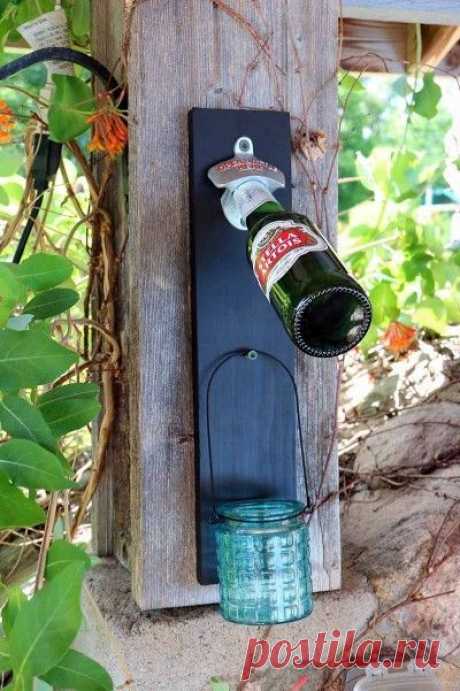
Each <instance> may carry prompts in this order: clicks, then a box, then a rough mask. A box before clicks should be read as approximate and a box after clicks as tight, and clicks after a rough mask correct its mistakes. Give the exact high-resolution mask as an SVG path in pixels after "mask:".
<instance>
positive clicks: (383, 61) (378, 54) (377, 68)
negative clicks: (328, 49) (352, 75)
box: [340, 19, 410, 73]
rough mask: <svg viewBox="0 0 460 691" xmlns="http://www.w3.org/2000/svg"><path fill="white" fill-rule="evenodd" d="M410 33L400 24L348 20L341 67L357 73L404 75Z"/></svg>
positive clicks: (344, 33)
mask: <svg viewBox="0 0 460 691" xmlns="http://www.w3.org/2000/svg"><path fill="white" fill-rule="evenodd" d="M409 30H410V27H408V26H407V24H403V23H401V22H376V21H370V20H369V21H361V20H357V19H346V20H345V21H344V22H343V42H342V57H341V61H340V64H341V66H342V67H343V68H344V69H346V70H351V71H355V72H366V73H368V72H404V71H405V69H406V64H405V61H406V59H407V58H408V55H407V43H408V33H409Z"/></svg>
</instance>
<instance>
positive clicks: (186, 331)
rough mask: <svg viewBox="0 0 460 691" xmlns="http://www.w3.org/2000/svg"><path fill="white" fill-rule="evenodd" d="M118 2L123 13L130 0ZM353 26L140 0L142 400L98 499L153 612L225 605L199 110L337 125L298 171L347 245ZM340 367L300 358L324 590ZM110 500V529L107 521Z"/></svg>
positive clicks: (134, 115) (318, 570)
mask: <svg viewBox="0 0 460 691" xmlns="http://www.w3.org/2000/svg"><path fill="white" fill-rule="evenodd" d="M95 4H96V5H97V4H98V3H95ZM108 4H110V5H111V6H112V7H113V9H114V10H115V8H116V7H117V6H118V5H119V4H120V3H119V2H118V0H110V2H109V3H108ZM239 12H242V13H244V18H243V17H242V16H241V15H238V13H239ZM109 18H110V21H112V14H111V12H110V9H109V8H108V7H106V3H104V8H100V9H97V8H96V9H95V29H94V36H95V39H94V45H95V47H96V48H97V49H98V53H99V55H101V54H104V55H105V56H106V57H109V56H110V55H114V52H113V50H114V48H115V46H116V40H115V39H113V40H112V39H109V45H108V46H105V47H102V48H101V47H100V46H99V34H100V32H103V31H107V22H108V19H109ZM337 32H338V2H337V1H336V0H324V1H323V2H321V3H319V2H317V0H289V2H288V3H287V2H279V0H264V1H263V2H259V3H241V2H236V1H235V0H226V2H225V3H224V2H223V1H222V0H215V1H214V2H212V1H211V0H188V1H187V2H186V3H184V2H183V1H182V0H162V2H157V1H156V0H144V1H143V2H139V4H138V7H137V10H136V14H135V17H134V23H133V26H132V37H131V51H130V56H129V91H130V110H131V134H130V184H129V189H130V197H129V236H128V242H127V245H126V248H125V252H124V256H123V260H122V263H121V275H122V285H123V287H124V290H123V294H120V298H121V299H122V301H123V303H122V304H123V305H125V306H126V311H124V310H123V309H122V312H123V314H122V315H121V319H122V342H123V348H124V368H123V389H122V390H123V397H122V398H124V400H129V406H128V408H129V410H128V411H126V410H123V411H122V419H120V420H119V426H117V427H116V430H115V435H116V438H115V440H114V443H113V447H112V452H111V455H110V459H109V468H108V471H107V475H106V477H107V480H106V482H105V485H104V486H103V487H102V488H101V491H100V492H99V496H98V499H97V502H96V504H97V506H98V507H99V510H98V511H97V525H96V544H97V547H98V549H99V551H101V552H104V553H107V552H109V551H110V550H111V549H113V550H114V551H115V552H116V553H117V554H118V555H119V556H120V557H121V558H122V559H124V558H125V556H126V551H128V554H129V562H130V568H131V570H132V584H133V593H134V596H135V598H136V601H137V602H138V604H139V605H140V606H141V607H142V608H143V609H151V608H159V607H175V606H184V605H192V604H203V603H211V602H216V601H217V599H218V593H217V588H216V587H215V586H207V587H202V586H200V585H198V583H197V579H196V548H195V525H194V521H195V507H194V482H195V477H194V438H193V410H192V406H193V398H192V354H191V316H190V269H189V209H188V179H187V176H188V171H187V169H188V140H187V113H188V111H189V109H190V108H192V107H193V106H203V107H211V108H213V107H215V108H235V107H251V108H275V109H283V110H288V111H290V112H291V114H292V116H295V117H294V119H293V129H294V130H295V129H296V128H297V127H298V124H299V120H298V119H295V118H301V119H305V118H306V120H307V126H308V128H310V130H315V129H321V130H323V131H324V132H325V133H326V135H327V137H328V144H329V150H328V151H327V153H326V155H325V156H324V157H323V158H322V159H319V160H317V161H315V164H314V168H313V167H312V166H311V165H309V164H308V163H307V168H308V169H309V172H308V175H307V173H306V172H305V170H304V167H303V166H302V165H295V166H294V170H293V173H294V208H295V209H296V210H299V211H304V210H305V208H306V207H308V210H309V212H310V213H311V214H312V215H313V216H314V215H315V212H317V211H318V204H317V205H315V204H314V203H313V199H312V193H311V188H310V187H309V184H308V176H310V178H311V176H312V175H313V174H314V171H316V173H317V177H318V180H319V186H320V187H327V188H328V191H327V194H325V195H323V196H322V197H321V199H322V201H321V199H320V202H319V211H320V212H321V215H322V219H323V229H324V230H325V231H326V232H328V233H329V236H330V237H331V239H332V240H334V232H335V226H336V213H337V177H336V154H337V148H336V142H337V85H336V65H337ZM230 154H231V152H229V155H230ZM294 163H295V161H294ZM303 163H304V164H305V163H306V161H303ZM316 193H319V188H318V187H317V189H316ZM326 219H327V223H326ZM128 306H129V310H128ZM336 373H337V369H336V364H335V363H334V362H330V361H320V360H313V359H311V358H308V357H306V356H303V355H299V358H298V384H299V388H300V393H301V397H302V413H303V418H304V426H305V434H306V440H307V458H308V462H309V466H310V471H311V472H310V475H311V482H312V485H313V490H314V492H313V493H316V495H317V496H320V497H328V495H331V494H332V495H333V497H332V498H330V499H329V500H328V501H326V502H324V503H323V504H322V506H321V508H320V509H319V510H318V511H317V512H316V514H315V516H314V518H313V520H312V522H311V536H312V561H313V571H314V585H315V589H316V590H330V589H334V588H338V587H339V586H340V535H339V507H338V499H337V497H336V496H334V493H335V492H336V490H337V482H338V477H337V476H338V472H337V455H336V450H335V442H334V440H333V427H334V420H335V411H336V390H337V383H336V381H337V376H336ZM128 413H129V433H128V434H125V433H124V432H123V429H126V424H123V423H124V422H125V423H126V419H127V415H128ZM118 430H120V432H119V433H118ZM117 435H118V436H117ZM128 468H129V482H128V481H127V475H128V471H127V469H128ZM113 496H116V497H117V501H116V502H114V501H113V499H112V497H113ZM128 506H129V510H128ZM107 508H110V512H109V513H110V514H111V515H112V519H113V520H112V523H111V525H110V526H109V528H108V530H107V529H106V528H105V527H104V526H101V521H104V520H105V516H104V513H106V511H107ZM127 512H129V519H128V517H127V516H126V513H127ZM109 517H110V516H109ZM127 531H128V532H129V535H128V534H127ZM120 533H122V534H120ZM108 535H109V537H107V536H108ZM127 540H128V545H127V542H126V541H127Z"/></svg>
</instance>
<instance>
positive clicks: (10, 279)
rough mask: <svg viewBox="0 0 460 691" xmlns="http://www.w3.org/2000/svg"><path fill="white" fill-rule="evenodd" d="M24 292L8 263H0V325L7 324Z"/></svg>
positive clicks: (23, 296)
mask: <svg viewBox="0 0 460 691" xmlns="http://www.w3.org/2000/svg"><path fill="white" fill-rule="evenodd" d="M25 296H26V292H25V290H24V287H23V286H22V285H21V283H20V282H19V281H18V280H17V278H16V276H15V273H14V271H13V270H12V269H11V267H10V266H9V265H8V264H5V263H0V326H4V325H5V324H7V322H8V320H9V318H10V316H11V313H12V312H13V311H14V309H15V307H16V305H17V304H18V302H21V301H22V300H24V299H25Z"/></svg>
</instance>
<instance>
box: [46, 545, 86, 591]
mask: <svg viewBox="0 0 460 691" xmlns="http://www.w3.org/2000/svg"><path fill="white" fill-rule="evenodd" d="M80 563H81V564H83V565H84V566H85V568H86V569H89V567H90V566H91V558H90V557H89V555H88V554H87V553H86V552H85V550H84V549H83V547H79V546H78V545H73V544H71V543H70V542H68V541H67V540H55V541H54V542H53V544H52V545H51V547H50V549H49V551H48V556H47V559H46V572H45V573H46V579H47V580H48V581H49V580H51V579H52V578H55V577H56V576H58V575H59V574H60V573H61V572H62V571H63V570H64V569H65V568H67V567H68V566H72V564H80Z"/></svg>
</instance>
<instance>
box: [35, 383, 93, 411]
mask: <svg viewBox="0 0 460 691" xmlns="http://www.w3.org/2000/svg"><path fill="white" fill-rule="evenodd" d="M98 396H99V385H98V384H93V383H92V382H85V383H84V384H65V385H64V386H57V387H56V388H55V389H51V391H47V392H46V393H44V394H43V395H42V396H40V397H39V399H38V400H39V405H40V406H41V407H42V408H43V407H44V406H45V405H46V404H48V403H57V402H61V403H62V402H64V401H68V400H73V399H77V400H81V399H83V400H89V399H97V398H98Z"/></svg>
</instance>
